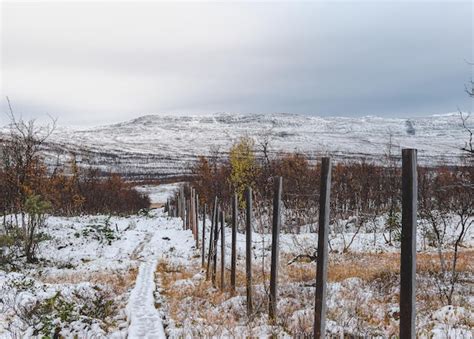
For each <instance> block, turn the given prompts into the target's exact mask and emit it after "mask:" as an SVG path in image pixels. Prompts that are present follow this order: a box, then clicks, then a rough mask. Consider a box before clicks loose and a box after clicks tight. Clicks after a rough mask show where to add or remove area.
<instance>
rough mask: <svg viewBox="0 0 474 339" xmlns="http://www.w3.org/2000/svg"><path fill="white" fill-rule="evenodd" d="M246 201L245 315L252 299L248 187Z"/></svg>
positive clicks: (250, 308)
mask: <svg viewBox="0 0 474 339" xmlns="http://www.w3.org/2000/svg"><path fill="white" fill-rule="evenodd" d="M245 200H246V203H247V206H246V209H247V213H246V223H245V270H246V286H247V316H249V317H250V316H251V315H252V312H253V301H252V219H253V216H252V188H250V187H248V188H247V191H246V192H245Z"/></svg>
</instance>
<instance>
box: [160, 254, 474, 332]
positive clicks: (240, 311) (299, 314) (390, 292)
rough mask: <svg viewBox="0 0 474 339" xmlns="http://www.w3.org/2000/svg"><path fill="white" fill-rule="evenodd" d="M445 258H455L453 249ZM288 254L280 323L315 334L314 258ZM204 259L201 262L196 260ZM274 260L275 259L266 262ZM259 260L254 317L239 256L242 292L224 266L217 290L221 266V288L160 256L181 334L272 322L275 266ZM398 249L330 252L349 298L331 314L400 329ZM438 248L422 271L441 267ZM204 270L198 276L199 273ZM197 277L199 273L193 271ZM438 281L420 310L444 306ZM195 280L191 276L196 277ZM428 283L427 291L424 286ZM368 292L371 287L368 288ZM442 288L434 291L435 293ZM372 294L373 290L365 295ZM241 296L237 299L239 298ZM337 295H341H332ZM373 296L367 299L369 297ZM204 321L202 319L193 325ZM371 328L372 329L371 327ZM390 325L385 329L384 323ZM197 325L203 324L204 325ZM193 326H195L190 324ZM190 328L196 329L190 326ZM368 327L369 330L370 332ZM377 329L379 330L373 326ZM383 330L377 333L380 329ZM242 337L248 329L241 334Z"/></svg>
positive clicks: (422, 262)
mask: <svg viewBox="0 0 474 339" xmlns="http://www.w3.org/2000/svg"><path fill="white" fill-rule="evenodd" d="M473 255H474V251H473V250H466V251H463V252H462V253H461V254H460V256H459V259H458V266H457V270H458V271H460V272H468V273H472V272H474V267H473V265H474V263H473V262H472V260H470V259H471V258H472V257H473ZM447 258H448V259H449V258H452V254H448V255H447ZM289 259H291V258H290V257H282V258H281V261H280V262H281V265H280V272H279V277H280V279H279V280H280V281H279V300H284V303H283V304H282V305H280V308H279V316H278V323H277V328H279V329H280V330H284V331H285V332H286V333H288V334H290V335H310V334H311V330H312V323H313V316H314V315H313V312H312V308H313V305H314V288H308V287H310V286H311V285H312V284H313V283H314V280H315V275H316V272H315V264H314V263H311V262H296V263H293V264H291V265H287V264H286V262H288V260H289ZM197 262H198V261H195V263H197ZM266 264H269V260H267V261H266ZM260 265H261V263H260V262H258V261H256V262H255V266H254V270H253V289H254V300H255V309H256V312H255V314H254V315H252V317H250V318H249V317H247V315H246V305H245V284H246V276H245V271H244V267H245V263H244V261H243V260H240V261H238V263H237V267H238V270H237V272H236V285H237V291H236V292H235V293H232V292H231V291H230V289H229V287H230V286H229V279H230V272H228V271H227V272H226V277H225V279H226V283H227V285H226V288H225V289H224V291H221V290H220V289H219V286H220V281H219V278H220V272H219V266H218V271H217V282H216V287H217V288H214V287H213V286H212V283H211V282H210V281H206V280H205V279H204V278H203V276H205V270H201V268H200V266H199V265H197V264H196V265H194V266H193V265H185V266H180V265H173V264H170V263H169V262H166V261H162V262H160V263H159V265H158V268H157V272H158V275H159V277H160V278H161V287H162V288H163V290H164V292H163V293H162V294H163V295H164V297H165V298H166V303H167V307H168V313H169V315H170V318H171V319H173V322H174V328H176V329H180V330H183V331H188V332H178V336H205V337H209V336H226V335H227V336H229V335H232V331H235V329H234V328H240V331H241V330H242V326H244V327H245V326H246V327H245V328H246V329H247V332H246V334H245V335H246V336H251V335H252V334H251V333H252V332H251V331H252V327H254V328H256V327H257V328H258V326H259V325H263V324H266V323H267V322H268V318H267V302H266V300H267V296H266V291H265V286H268V280H269V273H270V272H269V270H268V267H267V268H266V271H265V274H264V273H263V271H262V269H261V267H260ZM399 265H400V255H399V254H398V253H383V254H367V253H365V254H364V253H362V254H353V253H351V254H332V253H331V255H330V263H329V269H328V276H329V281H331V282H333V283H336V282H337V283H341V284H342V288H341V289H340V292H337V295H336V296H333V300H343V301H344V305H345V306H344V307H342V308H341V307H332V308H330V309H328V319H331V320H333V321H336V322H338V323H340V324H341V325H343V324H344V323H345V322H346V321H357V325H356V328H358V329H359V332H360V333H385V334H386V333H391V334H393V335H396V334H397V333H398V332H397V329H398V316H399V315H398V314H397V313H393V314H392V313H390V312H389V311H388V309H387V305H388V304H397V303H398V290H397V289H396V288H394V287H396V285H397V284H398V282H397V281H398V274H399ZM439 269H440V265H439V258H438V255H437V253H420V254H418V257H417V272H418V273H420V274H421V275H424V276H425V277H428V276H429V274H430V273H431V272H436V271H439ZM198 273H200V274H201V275H200V276H196V274H198ZM195 276H196V277H195ZM348 278H359V279H360V281H359V282H356V284H357V285H356V287H355V288H354V287H351V285H350V283H349V282H348V281H347V279H348ZM430 281H431V283H432V280H430V279H429V278H428V279H423V280H422V284H421V285H419V291H420V292H419V295H418V296H417V298H418V301H419V303H420V304H419V312H420V313H425V314H432V312H433V310H436V309H438V308H439V307H441V306H442V304H441V302H440V300H439V298H437V297H436V296H433V292H429V290H430V289H431V291H432V286H429V285H427V286H424V285H423V284H425V285H426V284H430ZM190 282H192V283H190ZM425 290H426V291H425ZM364 291H365V292H364ZM435 293H436V292H435ZM367 295H369V297H366V296H367ZM234 297H235V299H232V298H234ZM334 298H335V299H334ZM365 298H369V299H365ZM195 324H200V325H201V326H194V325H195ZM366 327H367V328H366ZM382 327H383V328H384V331H385V332H380V329H381V328H382ZM198 328H199V329H198ZM185 329H186V330H185ZM189 329H192V330H189ZM189 331H192V332H189ZM364 331H367V332H364ZM370 331H375V332H370ZM377 331H379V332H377ZM235 335H236V336H237V337H239V336H240V337H241V336H244V334H243V333H236V334H235Z"/></svg>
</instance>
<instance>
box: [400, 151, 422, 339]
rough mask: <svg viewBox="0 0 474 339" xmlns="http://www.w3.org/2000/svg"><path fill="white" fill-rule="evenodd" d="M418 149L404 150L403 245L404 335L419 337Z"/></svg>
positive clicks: (402, 311)
mask: <svg viewBox="0 0 474 339" xmlns="http://www.w3.org/2000/svg"><path fill="white" fill-rule="evenodd" d="M416 157H417V151H416V149H403V150H402V234H401V247H400V256H401V258H400V338H401V339H405V338H415V334H416V332H415V318H416V293H415V290H416V289H415V287H416V284H415V282H416V220H417V219H416V213H417V204H418V196H417V195H418V176H417V159H416Z"/></svg>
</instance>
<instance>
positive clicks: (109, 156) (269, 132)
mask: <svg viewBox="0 0 474 339" xmlns="http://www.w3.org/2000/svg"><path fill="white" fill-rule="evenodd" d="M4 131H5V129H4ZM243 135H248V136H250V137H253V138H254V139H255V141H256V145H257V146H258V145H259V142H261V141H263V140H264V139H265V138H268V139H269V141H270V151H271V152H272V153H278V152H288V151H295V150H296V151H300V152H303V153H306V154H308V156H309V157H310V158H311V159H316V158H317V157H318V156H320V155H323V154H330V155H332V156H333V157H335V158H336V159H354V158H356V159H359V158H361V157H366V158H368V159H369V160H375V161H380V159H381V157H382V156H383V155H384V154H385V153H386V152H387V149H388V144H389V142H390V138H391V140H392V144H393V145H394V147H395V148H393V151H394V152H395V153H396V154H398V153H399V152H400V148H401V147H414V148H417V149H418V150H419V161H420V163H424V164H435V163H443V162H447V163H455V162H458V159H459V156H460V155H461V151H460V150H459V148H460V147H462V146H464V141H465V140H466V133H465V132H464V131H463V129H462V125H461V120H460V119H459V115H458V114H457V113H453V114H446V115H437V116H430V117H423V118H413V119H405V118H404V119H402V118H396V119H395V118H380V117H362V118H347V117H324V118H323V117H314V116H303V115H294V114H230V113H218V114H211V115H195V116H191V115H179V116H171V115H146V116H142V117H139V118H137V119H134V120H131V121H127V122H123V123H118V124H113V125H107V126H100V127H94V128H87V129H72V128H66V127H59V128H58V129H57V130H56V131H55V133H54V134H53V135H52V137H51V138H50V143H49V144H48V151H47V153H48V154H49V155H50V156H51V158H50V159H51V160H52V159H54V154H55V153H56V152H59V153H62V154H67V152H70V151H73V152H75V153H76V154H77V155H78V156H79V157H78V158H79V160H80V161H82V162H83V163H86V162H87V163H90V164H92V165H95V166H99V167H102V168H104V169H112V170H114V171H118V172H120V173H124V174H125V173H127V174H129V175H132V176H137V175H142V174H147V173H148V174H158V175H160V176H172V175H176V174H177V173H186V172H187V171H188V168H189V167H188V164H189V163H192V162H193V161H195V160H196V157H197V156H198V155H201V154H204V155H206V154H209V153H210V152H211V150H212V149H218V150H219V151H220V152H221V155H222V156H225V152H226V151H227V150H228V149H229V146H230V145H231V144H232V143H233V142H234V141H235V140H236V139H238V138H239V137H240V136H243ZM390 136H391V137H390Z"/></svg>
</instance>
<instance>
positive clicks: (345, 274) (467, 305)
mask: <svg viewBox="0 0 474 339" xmlns="http://www.w3.org/2000/svg"><path fill="white" fill-rule="evenodd" d="M166 191H167V192H169V191H170V190H169V188H168V189H167V190H166ZM160 199H161V198H160ZM207 224H208V225H209V221H208V222H207ZM44 231H45V233H46V234H48V235H49V237H50V239H49V240H47V241H45V242H43V243H42V244H41V247H40V249H39V259H40V261H39V263H37V264H34V265H27V266H24V267H17V271H18V272H10V273H6V272H4V271H1V270H0V338H16V337H32V336H40V337H41V335H51V334H52V333H55V332H56V333H58V334H61V335H62V336H64V337H73V336H77V337H78V338H90V337H96V338H99V337H110V338H127V337H128V338H160V337H163V336H164V335H165V334H166V335H168V336H171V337H182V336H188V337H190V336H234V337H244V336H248V335H252V336H268V335H271V334H276V335H278V336H280V337H292V336H294V335H305V334H308V333H310V332H311V327H312V318H313V305H314V287H313V286H314V276H315V265H314V263H309V262H304V261H301V262H300V261H299V262H295V263H293V264H291V265H288V262H289V261H290V260H291V259H293V258H294V257H295V256H296V255H297V254H302V253H311V252H312V251H314V246H315V244H316V243H317V237H316V235H315V234H282V236H281V259H280V269H281V273H280V288H279V291H280V300H279V303H278V309H279V318H278V319H279V320H278V321H277V323H276V324H275V325H273V326H269V325H268V316H267V313H266V291H267V288H268V278H269V261H270V237H269V236H268V235H265V236H262V235H260V234H257V233H255V234H254V236H253V240H254V248H253V254H254V282H255V285H254V292H255V305H256V307H255V308H256V312H255V314H254V315H252V317H251V318H248V317H247V316H246V304H245V285H244V281H245V280H244V279H245V277H244V272H243V268H244V267H245V262H244V259H245V256H244V250H245V237H244V235H243V234H239V235H238V243H237V244H238V246H237V249H238V275H237V283H238V284H237V285H238V287H237V291H236V294H232V293H230V291H229V290H225V291H223V292H222V291H220V290H219V289H218V288H214V287H212V285H211V284H210V282H209V281H206V279H205V270H202V268H201V259H200V250H199V249H196V248H195V241H194V239H193V237H192V234H191V232H190V231H184V230H182V222H181V221H180V220H179V219H177V218H168V217H167V216H166V215H165V214H164V213H163V212H162V210H161V209H159V210H153V211H152V212H151V213H149V214H148V215H141V216H130V217H107V216H85V217H74V218H57V217H50V218H49V219H48V226H47V229H45V230H44ZM345 237H347V238H350V237H351V234H345ZM226 238H227V239H228V240H227V247H226V263H227V264H226V267H227V269H226V270H228V268H229V263H230V230H226ZM473 239H474V238H473V232H472V230H471V232H470V233H469V234H468V235H467V236H466V238H465V243H464V247H463V249H462V251H463V253H462V256H461V258H460V262H459V267H460V269H461V271H462V279H463V280H462V281H463V282H462V283H461V284H460V286H458V291H459V293H458V294H457V296H456V298H455V306H445V305H443V304H441V303H440V302H438V301H437V289H436V284H435V281H434V280H433V278H432V277H431V276H430V275H429V272H430V269H432V268H433V267H435V266H433V265H434V263H436V261H437V257H436V251H435V250H434V249H433V248H429V247H427V248H426V249H424V248H423V244H422V243H420V244H419V246H418V247H419V249H420V253H419V261H418V262H419V266H418V267H419V271H418V276H417V283H418V291H419V292H418V298H419V301H418V305H417V307H418V318H417V329H418V333H419V335H420V336H424V337H433V336H434V337H437V338H443V337H446V336H447V335H450V336H451V337H453V338H455V337H462V338H472V330H473V327H474V319H473V315H472V314H473V307H472V305H473V304H474V294H473V290H472V285H471V284H472V281H473V277H474V275H473V270H474V268H473V262H472V260H470V259H472V256H473V254H474V250H473V246H474V240H473ZM331 243H332V248H333V250H334V251H333V252H331V255H330V266H329V284H328V323H327V327H328V330H329V331H331V332H332V333H333V334H341V333H352V334H359V335H376V336H380V337H388V336H390V335H396V334H397V329H398V327H397V326H398V316H399V315H398V301H397V300H398V299H397V298H398V274H397V269H398V257H399V250H398V247H397V246H396V244H395V246H388V245H387V244H386V243H385V242H384V240H383V237H382V236H381V235H379V236H378V237H376V238H375V239H374V236H373V234H372V233H361V234H360V235H358V236H357V237H356V238H355V240H354V243H353V245H352V246H351V249H350V253H348V254H342V253H340V252H341V250H340V249H341V244H342V243H343V240H342V239H341V237H340V236H338V235H333V236H332V240H331ZM336 252H339V253H336ZM218 257H220V254H218ZM219 265H220V264H218V267H220V266H219ZM262 265H263V266H262ZM262 267H264V269H262ZM219 274H220V272H219V269H218V276H219ZM226 275H227V279H228V272H226Z"/></svg>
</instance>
